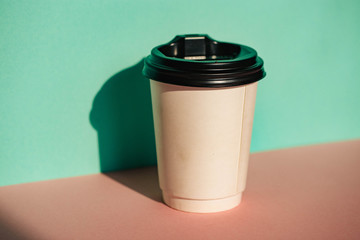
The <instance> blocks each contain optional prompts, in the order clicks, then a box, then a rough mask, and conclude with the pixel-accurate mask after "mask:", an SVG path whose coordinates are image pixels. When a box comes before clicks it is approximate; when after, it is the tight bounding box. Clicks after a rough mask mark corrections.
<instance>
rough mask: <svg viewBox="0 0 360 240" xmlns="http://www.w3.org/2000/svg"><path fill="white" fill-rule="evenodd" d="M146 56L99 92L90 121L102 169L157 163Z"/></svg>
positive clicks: (109, 169)
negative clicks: (145, 73) (146, 72)
mask: <svg viewBox="0 0 360 240" xmlns="http://www.w3.org/2000/svg"><path fill="white" fill-rule="evenodd" d="M143 62H144V60H143V59H142V60H141V61H140V62H138V63H137V64H135V65H134V66H131V67H129V68H126V69H124V70H122V71H120V72H118V73H117V74H115V75H114V76H112V77H111V78H110V79H108V80H107V81H106V82H105V84H104V85H103V86H102V88H101V89H100V91H99V92H98V93H97V94H96V96H95V98H94V101H93V105H92V109H91V112H90V123H91V125H92V126H93V127H94V128H95V129H96V131H97V133H98V144H99V158H100V169H101V172H107V171H115V170H123V169H130V168H138V167H144V166H152V165H156V150H155V137H154V126H153V117H152V108H151V95H150V83H149V80H148V79H146V78H145V77H144V76H143V75H142V73H141V72H142V68H143V66H144V63H143Z"/></svg>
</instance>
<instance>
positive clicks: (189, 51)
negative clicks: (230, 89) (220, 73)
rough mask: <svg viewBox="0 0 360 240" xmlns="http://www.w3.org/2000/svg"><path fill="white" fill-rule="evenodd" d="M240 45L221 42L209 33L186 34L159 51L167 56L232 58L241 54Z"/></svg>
mask: <svg viewBox="0 0 360 240" xmlns="http://www.w3.org/2000/svg"><path fill="white" fill-rule="evenodd" d="M240 50H241V48H240V46H238V45H234V44H228V43H220V42H217V41H215V40H213V39H211V38H209V37H208V36H207V35H199V34H193V35H186V36H185V37H177V38H175V39H174V40H173V41H172V42H171V43H170V44H167V45H164V46H162V47H160V48H159V51H160V52H161V53H162V54H164V55H165V56H167V57H174V58H181V59H187V60H195V61H204V60H230V59H234V58H236V57H237V56H238V55H239V54H240Z"/></svg>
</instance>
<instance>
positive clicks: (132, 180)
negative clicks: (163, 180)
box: [104, 167, 161, 202]
mask: <svg viewBox="0 0 360 240" xmlns="http://www.w3.org/2000/svg"><path fill="white" fill-rule="evenodd" d="M104 175H106V176H107V177H109V178H111V179H113V180H115V181H117V182H119V183H121V184H123V185H125V186H127V187H128V188H131V189H132V190H134V191H136V192H138V193H140V194H142V195H144V196H145V197H148V198H150V199H152V200H154V201H157V202H161V190H160V187H159V180H158V172H157V168H156V167H146V168H140V169H131V170H126V171H119V172H107V173H104Z"/></svg>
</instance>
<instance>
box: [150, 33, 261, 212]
mask: <svg viewBox="0 0 360 240" xmlns="http://www.w3.org/2000/svg"><path fill="white" fill-rule="evenodd" d="M186 37H188V38H189V39H190V40H189V39H188V41H189V42H188V43H186ZM184 38H185V44H184V43H183V42H182V41H183V39H182V38H181V37H180V38H179V37H177V38H175V39H174V40H173V41H172V42H170V43H169V44H168V45H162V46H160V47H159V48H158V49H160V50H161V51H163V52H161V51H160V53H156V51H155V53H154V50H153V52H152V55H151V57H150V58H148V59H147V61H146V62H145V68H144V75H146V76H148V77H149V78H151V80H150V86H151V98H152V107H153V116H154V126H155V137H156V151H157V161H158V172H159V180H160V188H161V190H162V194H163V200H164V202H165V203H166V204H167V205H168V206H170V207H172V208H175V209H178V210H181V211H186V212H198V213H207V212H218V211H224V210H228V209H231V208H233V207H235V206H237V205H238V204H239V203H240V201H241V196H242V192H243V191H244V189H245V185H246V175H247V168H248V161H249V152H250V142H251V132H252V124H253V117H254V109H255V99H256V90H257V81H258V80H259V79H261V78H263V77H264V75H265V73H264V71H263V69H262V64H263V62H262V60H261V59H260V58H258V57H257V55H256V54H255V55H254V54H252V55H251V54H250V55H249V54H248V55H246V51H249V52H250V53H253V52H251V48H248V47H245V46H242V45H235V44H233V45H231V46H230V45H229V46H228V45H226V44H225V45H224V46H222V47H218V44H219V43H218V42H215V43H214V42H213V41H214V40H212V39H210V40H209V38H208V37H207V36H205V37H203V38H202V39H207V40H203V41H201V38H199V36H198V35H197V36H196V37H195V38H194V36H193V35H191V36H190V37H189V36H187V35H186V36H185V37H184ZM198 38H199V39H200V40H198ZM179 39H180V40H179ZM194 39H195V40H194ZM193 41H195V42H193ZM174 43H176V44H179V46H175V44H174ZM186 44H187V45H186ZM211 44H215V45H216V46H215V47H214V46H212V45H211ZM164 46H165V47H167V46H168V47H169V49H170V50H171V51H172V52H171V51H170V50H169V49H166V48H164ZM186 46H187V47H186ZM236 46H241V47H244V49H243V50H242V51H243V52H242V54H243V55H241V54H240V53H237V54H238V55H236V54H233V55H232V51H235V50H239V49H238V48H236ZM217 47H218V48H219V49H220V50H221V51H220V50H219V51H220V52H219V51H215V50H216V48H217ZM225 47H229V49H228V50H229V51H230V53H229V52H228V53H227V55H228V56H234V57H233V58H234V59H237V60H238V62H236V61H235V63H234V61H232V60H231V59H232V58H230V60H229V57H224V56H223V55H224V52H225V53H226V51H224V50H223V48H225ZM175 48H177V49H175ZM182 48H185V50H186V49H187V50H186V51H187V52H185V54H182V55H181V57H180V56H177V55H176V53H178V52H179V51H182V50H183V49H182ZM209 48H210V49H215V50H214V51H213V52H211V51H212V50H209ZM164 49H165V50H164ZM174 49H175V50H174ZM189 49H190V50H189ZM199 49H200V50H199ZM206 49H207V50H206ZM234 49H235V50H234ZM249 49H250V50H249ZM209 51H210V52H209ZM239 51H240V50H239ZM253 51H254V52H255V50H253ZM169 52H170V53H169ZM244 52H245V53H244ZM165 53H167V54H175V56H174V57H173V59H171V58H170V59H167V58H168V56H166V55H165V56H162V55H161V54H165ZM220 53H221V54H222V55H221V57H222V61H216V60H214V61H213V62H212V61H211V60H210V61H207V60H209V58H210V57H209V55H210V56H212V57H211V58H214V56H215V58H216V54H219V55H220ZM255 53H256V52H255ZM156 54H158V56H157V55H156ZM211 54H212V55H211ZM214 54H215V55H214ZM244 54H245V58H244ZM189 55H191V60H187V61H185V62H184V61H183V60H182V59H189V58H190V57H189ZM195 55H196V56H195ZM201 56H203V58H205V59H202V57H201ZM249 56H250V57H252V58H254V59H255V63H251V64H252V65H251V66H252V67H253V69H251V66H250V67H249V66H247V67H246V68H244V62H245V63H247V62H251V61H250V60H251V59H250V60H249V59H248V58H249ZM152 57H153V58H152ZM161 57H163V58H164V59H161ZM246 57H248V58H246ZM177 58H181V59H180V60H179V61H182V62H180V63H178V62H176V61H178V60H177ZM159 59H161V60H159ZM194 59H197V60H194ZM224 59H227V60H224ZM244 59H245V60H244ZM220 60H221V59H220ZM164 61H165V63H164ZM166 61H169V62H170V63H167V62H166ZM174 61H175V65H174V64H173V62H174ZM201 61H204V62H203V63H204V65H201V64H202V62H201ZM226 61H229V65H226V64H227V63H228V62H226ZM241 61H242V62H241ZM246 61H247V62H246ZM219 62H220V65H219V64H218V63H219ZM208 63H209V64H208ZM212 63H214V64H215V65H214V64H212ZM161 64H163V65H161ZM166 64H168V65H166ZM172 64H173V65H172ZM182 64H183V65H182ZM206 64H208V65H206ZM221 64H224V65H225V67H224V66H223V65H221ZM236 64H238V65H236ZM241 64H242V65H241ZM254 64H255V65H254ZM256 64H257V65H256ZM204 66H205V67H204ZM234 66H237V68H234ZM254 66H255V67H254ZM171 67H173V69H172V71H171V70H169V69H171ZM204 68H205V70H204ZM219 68H221V69H220V70H219ZM249 68H250V69H251V70H247V71H246V69H249ZM154 69H155V70H154ZM164 69H165V70H164ZM179 69H180V70H179ZM194 69H195V70H194ZM214 69H215V70H214ZM244 69H245V70H244ZM254 69H255V70H254ZM211 71H213V72H211ZM229 72H230V75H232V76H233V77H232V78H231V77H229ZM182 74H183V75H184V76H183V75H182ZM186 74H188V75H190V76H191V77H189V76H187V75H186ZM172 76H173V77H174V79H172V78H171V77H172ZM196 76H198V77H199V79H198V78H196ZM224 76H225V77H227V78H226V79H225V77H224ZM249 76H250V77H249ZM153 77H154V78H153ZM224 79H225V80H224Z"/></svg>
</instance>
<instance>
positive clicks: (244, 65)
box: [143, 34, 265, 87]
mask: <svg viewBox="0 0 360 240" xmlns="http://www.w3.org/2000/svg"><path fill="white" fill-rule="evenodd" d="M263 65H264V63H263V60H262V59H261V58H260V57H258V56H257V52H256V51H255V50H254V49H252V48H250V47H247V46H245V45H240V44H234V43H226V42H219V41H216V40H214V39H212V38H210V37H209V36H208V35H206V34H188V35H179V36H176V37H175V38H174V39H173V40H172V41H170V42H169V43H167V44H164V45H160V46H157V47H155V48H154V49H152V51H151V55H149V56H148V57H147V58H146V59H145V64H144V69H143V74H144V75H145V76H146V77H148V78H150V79H153V80H156V81H160V82H164V83H170V84H176V85H183V86H192V87H230V86H238V85H244V84H249V83H253V82H256V81H258V80H260V79H262V78H264V77H265V71H264V68H263Z"/></svg>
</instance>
